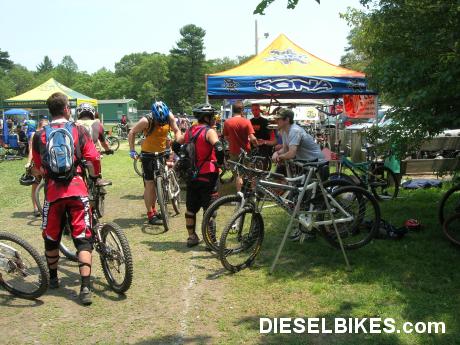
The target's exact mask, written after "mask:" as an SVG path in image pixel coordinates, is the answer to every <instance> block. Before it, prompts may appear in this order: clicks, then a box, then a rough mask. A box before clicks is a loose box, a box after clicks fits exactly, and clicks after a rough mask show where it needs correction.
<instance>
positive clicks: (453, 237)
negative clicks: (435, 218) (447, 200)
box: [442, 213, 460, 246]
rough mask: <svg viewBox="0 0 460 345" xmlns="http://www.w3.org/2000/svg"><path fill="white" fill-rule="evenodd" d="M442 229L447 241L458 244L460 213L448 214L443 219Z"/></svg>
mask: <svg viewBox="0 0 460 345" xmlns="http://www.w3.org/2000/svg"><path fill="white" fill-rule="evenodd" d="M442 229H443V231H444V235H446V237H447V238H448V239H449V241H451V242H452V243H453V244H455V245H457V246H460V213H455V214H453V215H451V216H449V217H448V218H447V219H446V220H445V222H444V224H443V226H442Z"/></svg>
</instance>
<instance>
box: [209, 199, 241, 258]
mask: <svg viewBox="0 0 460 345" xmlns="http://www.w3.org/2000/svg"><path fill="white" fill-rule="evenodd" d="M241 200H242V198H241V195H239V194H233V195H224V196H222V197H220V198H218V199H216V200H214V202H213V203H212V204H211V205H209V207H208V208H207V209H206V212H205V213H204V215H203V221H202V223H201V234H202V235H203V240H204V242H205V243H206V246H207V247H208V248H209V249H210V250H211V251H213V252H215V253H218V252H219V240H220V237H221V236H222V231H223V229H224V227H225V225H227V221H228V219H229V218H230V217H231V216H232V215H233V214H235V212H236V211H238V210H239V209H240V208H241Z"/></svg>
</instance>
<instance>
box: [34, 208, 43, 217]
mask: <svg viewBox="0 0 460 345" xmlns="http://www.w3.org/2000/svg"><path fill="white" fill-rule="evenodd" d="M34 216H35V217H40V216H41V213H40V211H39V210H38V209H34Z"/></svg>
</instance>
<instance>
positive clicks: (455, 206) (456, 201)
mask: <svg viewBox="0 0 460 345" xmlns="http://www.w3.org/2000/svg"><path fill="white" fill-rule="evenodd" d="M456 213H460V185H457V186H454V187H452V188H451V189H449V190H448V191H447V192H446V194H444V195H443V197H442V199H441V202H440V203H439V210H438V220H439V224H441V225H443V224H444V222H445V221H446V219H447V218H449V217H450V216H453V215H454V214H456Z"/></svg>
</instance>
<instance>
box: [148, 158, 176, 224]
mask: <svg viewBox="0 0 460 345" xmlns="http://www.w3.org/2000/svg"><path fill="white" fill-rule="evenodd" d="M170 153H171V152H170V150H166V151H164V152H152V153H146V152H142V153H141V154H140V156H141V158H142V157H145V158H149V159H150V161H151V162H152V164H153V165H154V168H153V171H154V172H155V174H154V183H155V188H156V192H157V201H158V205H159V206H160V211H161V219H162V222H163V227H164V229H165V231H168V230H169V211H168V203H169V202H171V204H172V206H173V208H174V211H175V212H176V214H179V213H180V186H179V183H178V181H177V176H176V172H175V171H174V169H171V168H169V167H168V165H167V164H166V159H167V158H168V157H169V155H170Z"/></svg>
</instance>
